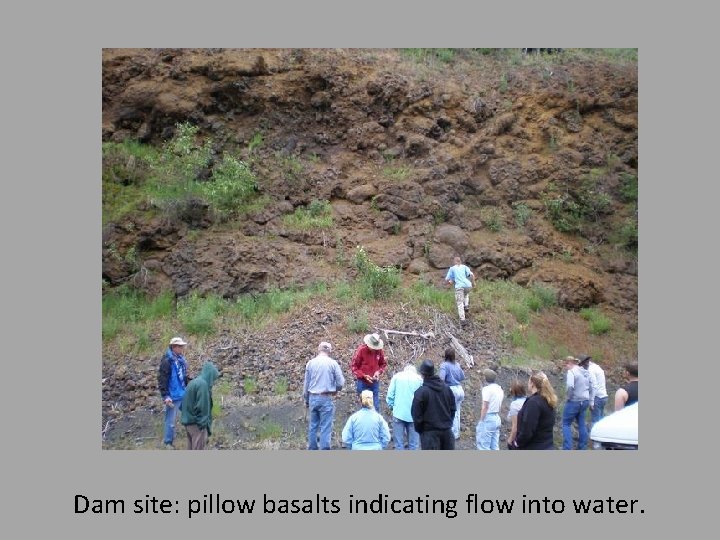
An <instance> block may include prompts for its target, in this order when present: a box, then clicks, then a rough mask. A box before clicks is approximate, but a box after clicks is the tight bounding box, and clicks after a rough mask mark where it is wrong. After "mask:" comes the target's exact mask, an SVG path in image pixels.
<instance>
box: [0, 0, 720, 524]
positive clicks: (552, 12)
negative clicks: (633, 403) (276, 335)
mask: <svg viewBox="0 0 720 540" xmlns="http://www.w3.org/2000/svg"><path fill="white" fill-rule="evenodd" d="M156 4H157V5H155V4H153V5H150V3H146V2H133V1H129V2H122V3H106V7H105V8H104V9H103V8H102V7H101V5H102V3H93V4H89V5H88V6H84V7H83V9H80V3H73V2H65V3H53V4H51V5H49V6H42V7H41V6H38V5H36V4H33V5H27V6H24V7H23V9H22V11H21V10H19V9H17V8H15V9H13V10H9V9H8V8H3V10H4V11H7V12H8V13H7V16H4V17H3V24H2V26H3V30H4V37H3V45H4V47H3V49H4V52H3V56H4V58H5V59H6V62H5V66H4V69H5V73H6V77H4V79H5V83H4V85H3V86H4V88H3V91H2V94H3V101H4V105H5V107H6V113H8V115H9V118H10V123H9V124H6V126H5V130H4V133H3V142H4V144H3V147H4V148H5V149H6V150H7V154H6V155H5V159H4V160H3V161H4V163H3V165H4V167H3V168H4V170H5V174H4V175H3V176H4V180H5V182H4V188H5V189H4V193H5V196H4V197H3V199H4V201H5V203H6V204H5V209H4V211H3V213H2V224H3V227H2V230H3V238H4V239H5V246H6V247H9V249H8V250H6V251H5V257H3V259H4V262H5V264H4V265H3V266H4V269H3V277H4V278H5V279H3V282H4V283H3V292H4V293H5V294H4V295H3V296H4V297H5V301H4V302H3V314H4V315H5V317H4V318H3V319H4V320H5V323H4V327H5V331H6V332H7V334H5V332H3V334H5V337H6V341H7V342H8V343H9V345H10V347H9V349H6V351H5V352H6V355H5V366H6V370H5V377H4V382H5V387H6V389H7V390H6V395H7V393H8V391H9V399H8V400H7V401H6V402H5V403H6V407H7V409H6V414H9V415H10V416H11V420H10V421H9V426H10V430H8V431H7V432H6V434H5V436H4V437H3V442H4V443H5V444H4V445H3V446H4V447H5V449H6V450H5V451H4V455H5V457H4V466H3V468H4V470H5V472H6V475H5V476H6V481H5V482H3V488H2V491H3V495H2V496H3V505H2V508H3V515H4V516H6V517H8V518H9V522H8V523H7V525H6V527H8V528H10V529H12V528H14V525H13V522H16V523H17V526H19V527H22V529H19V530H22V531H23V534H22V536H23V537H25V536H27V537H31V536H34V534H31V533H36V534H41V533H42V532H45V533H46V534H47V533H53V532H60V531H62V530H66V531H67V532H69V531H72V534H74V535H76V536H78V537H80V538H85V537H91V536H93V537H95V536H100V537H102V538H128V537H132V536H133V535H137V537H139V538H145V537H150V536H151V535H157V534H160V535H164V536H168V535H173V536H175V537H186V536H187V537H189V536H195V535H198V534H205V535H207V534H216V533H225V532H228V533H230V532H237V533H241V534H247V533H255V532H257V533H263V534H268V533H269V534H273V533H277V534H282V533H285V534H293V533H301V532H304V531H313V532H314V533H316V534H325V533H327V534H330V535H338V534H340V535H343V536H345V537H351V538H352V537H360V536H361V535H362V536H363V537H366V536H367V535H382V536H385V535H396V534H402V535H408V534H413V533H419V534H420V535H422V536H423V537H425V536H430V535H434V534H447V526H448V525H450V526H453V527H459V529H457V528H456V529H454V531H453V532H454V533H455V534H458V533H462V532H466V533H468V534H482V533H486V532H489V531H492V533H493V534H501V535H511V536H515V535H521V536H526V535H529V534H538V533H543V532H548V533H550V534H558V535H559V536H561V537H565V536H569V535H570V534H573V535H575V534H581V535H582V536H583V537H590V538H595V537H598V538H599V537H605V536H607V535H608V534H612V533H613V528H619V529H620V530H622V532H623V535H626V534H645V533H649V532H662V533H663V535H666V534H667V535H670V534H678V533H680V532H682V531H683V530H684V525H683V524H685V525H687V520H686V518H692V519H701V516H703V515H705V516H708V515H711V514H710V513H709V503H708V502H707V501H706V500H705V499H702V498H694V497H693V496H692V494H693V493H694V487H693V486H694V485H695V484H691V482H692V481H693V480H696V479H697V478H698V476H696V475H697V474H698V473H702V471H698V470H697V467H698V465H697V464H696V465H693V462H695V463H697V462H700V466H702V459H703V457H704V456H703V454H702V452H703V451H702V450H696V449H694V448H692V447H694V446H696V444H695V443H696V442H698V437H699V436H700V435H701V433H702V432H701V431H699V430H695V429H693V421H696V420H694V419H693V418H692V416H693V414H692V411H691V410H688V409H690V407H689V406H688V405H689V404H688V403H685V404H682V405H680V404H678V402H677V400H676V399H675V398H676V396H675V395H674V393H673V389H675V387H676V385H677V384H678V373H677V371H676V370H673V368H672V366H674V365H676V364H677V363H678V362H682V361H688V362H690V361H693V362H695V361H696V359H697V358H700V357H702V356H703V355H702V354H701V352H700V351H701V350H702V348H701V347H700V343H699V339H696V338H697V337H702V336H697V335H693V333H692V331H691V329H690V328H689V326H690V324H689V323H686V324H682V322H683V321H684V320H685V319H686V318H688V317H689V318H691V320H692V323H693V324H696V329H697V330H698V331H699V332H698V333H699V334H700V333H702V334H703V335H712V330H711V328H710V326H709V322H706V323H703V322H702V321H703V320H704V321H709V320H710V318H711V316H710V317H703V313H702V311H701V310H700V309H698V306H697V304H698V303H700V302H698V300H697V299H698V298H704V297H705V295H706V294H707V293H706V292H705V291H704V290H703V285H702V284H703V283H704V282H705V280H703V278H704V277H708V280H707V282H708V283H711V282H712V280H711V279H710V277H709V276H703V272H705V273H709V271H710V265H707V266H706V265H703V264H701V263H700V262H696V263H694V264H691V265H690V264H688V263H687V262H686V261H683V259H682V257H681V256H680V255H674V254H672V255H673V256H668V246H671V247H672V248H673V249H675V250H677V248H678V247H681V249H680V252H681V253H682V254H684V255H685V256H686V257H687V256H691V257H692V258H693V259H696V260H697V261H699V259H701V257H702V254H701V251H700V249H699V244H695V242H693V240H692V238H689V237H688V236H686V232H687V229H688V228H689V227H692V228H693V230H699V231H704V230H712V225H710V224H709V223H708V220H707V217H706V216H709V215H711V213H712V212H711V210H712V207H711V201H710V198H709V197H705V198H704V197H703V196H702V194H701V193H700V191H699V190H700V189H701V186H699V185H698V182H697V181H693V180H694V179H696V178H697V179H700V178H702V179H707V177H706V176H705V175H704V174H703V173H702V169H703V167H702V165H703V164H702V162H701V161H699V159H701V158H702V157H703V155H702V151H704V150H707V153H706V154H704V155H712V152H711V151H710V150H711V149H710V148H709V141H710V139H711V138H712V137H713V134H711V133H709V126H706V125H705V123H704V122H703V121H702V117H703V111H704V107H703V105H702V104H703V103H707V102H711V101H714V100H712V98H710V96H706V95H703V93H705V94H707V93H709V92H708V90H709V88H710V86H709V85H708V84H707V81H705V82H702V77H703V75H702V73H703V70H706V69H707V70H709V69H714V68H712V67H711V66H714V65H716V61H715V62H710V63H705V62H703V61H702V59H701V58H700V57H699V55H700V54H702V53H701V52H698V50H697V49H689V47H700V44H699V43H695V44H693V39H694V34H693V33H692V32H693V30H689V29H685V30H683V26H682V25H681V22H682V20H683V18H682V17H683V15H684V10H683V11H680V9H682V8H678V7H675V8H663V7H653V8H652V12H646V11H642V10H641V9H640V8H636V7H632V6H630V3H628V2H615V1H607V2H602V3H585V2H542V3H523V4H519V3H517V2H514V3H512V5H507V6H505V7H487V6H482V5H479V4H473V5H472V6H468V5H467V4H465V3H459V2H448V1H445V2H437V3H429V2H414V3H411V4H407V5H398V6H395V5H394V3H390V2H387V1H386V2H362V3H360V2H354V3H347V6H349V7H346V8H343V7H342V6H343V3H341V2H302V3H301V2H295V3H284V4H280V5H279V6H278V5H276V4H259V3H256V4H252V5H237V4H231V3H227V4H219V5H216V4H213V3H209V2H204V3H187V2H185V3H183V2H176V3H162V5H161V4H160V3H159V2H158V3H156ZM523 5H524V7H523ZM583 5H586V6H587V8H586V9H583V8H582V6H583ZM689 5H691V4H689ZM689 5H688V3H685V6H686V7H689ZM705 15H706V16H705V17H703V14H702V13H699V12H698V11H694V12H693V19H694V24H695V25H696V26H695V29H694V30H695V31H697V32H702V31H703V27H704V26H705V25H706V23H705V22H704V20H709V18H710V17H709V15H707V14H705ZM669 27H672V28H673V30H676V29H678V28H679V30H680V32H681V33H680V34H679V35H680V38H679V40H683V43H682V45H681V44H679V43H678V41H673V42H670V43H669V44H665V43H666V41H665V39H666V37H667V36H668V33H669V32H668V28H669ZM682 32H685V36H683V35H682ZM708 32H710V31H709V30H708ZM676 35H677V34H676ZM528 43H530V44H537V43H541V44H545V45H550V46H565V47H567V46H608V45H612V46H637V47H639V49H640V76H641V95H642V99H641V100H640V103H641V107H640V120H641V122H640V125H641V126H642V138H641V139H640V155H641V157H642V159H641V167H640V168H641V174H640V177H641V182H640V183H641V190H640V191H641V197H640V198H641V201H642V220H641V223H640V238H641V241H640V246H641V247H640V258H641V261H640V263H641V264H640V274H641V277H642V279H641V285H642V286H641V287H640V319H639V323H640V324H639V328H640V349H639V356H640V358H641V359H642V364H643V379H644V380H645V381H648V383H647V384H646V385H645V386H644V387H643V401H644V402H645V403H646V405H645V408H644V411H643V415H642V429H641V431H642V435H643V449H642V450H640V451H639V452H637V453H617V452H605V453H600V452H587V453H564V452H553V453H542V454H540V453H507V452H498V453H482V454H480V453H478V452H455V453H432V454H430V453H416V454H413V455H407V454H406V455H403V456H399V455H397V454H395V453H393V452H383V453H381V454H380V453H377V454H375V453H367V454H365V453H362V454H361V455H357V454H356V453H352V455H351V453H349V452H333V453H324V454H319V453H315V454H311V453H309V452H301V451H298V452H275V453H272V452H204V453H194V454H191V453H187V452H175V453H167V452H142V451H138V452H113V451H102V450H101V449H100V443H99V428H98V426H99V400H100V335H101V333H100V321H101V309H100V256H99V255H100V244H101V241H100V221H101V220H100V197H101V194H100V183H99V181H98V180H99V171H100V59H101V49H102V47H117V46H127V47H129V46H197V45H202V46H238V47H240V46H256V47H265V46H271V47H287V46H304V47H314V46H323V45H324V46H328V45H333V46H338V47H339V46H343V47H345V46H383V47H386V46H417V45H422V46H444V47H447V46H455V47H458V46H478V45H484V46H490V45H492V46H515V45H524V44H528ZM704 50H709V49H704ZM689 91H690V92H692V93H693V96H692V97H681V96H682V95H683V94H684V93H685V92H689ZM703 98H707V101H706V100H705V99H703ZM688 123H690V124H692V126H689V125H687V124H688ZM691 127H692V130H691V129H690V128H691ZM703 128H705V131H707V133H703V131H702V130H703ZM695 134H698V135H701V136H704V135H707V139H705V141H706V142H704V143H703V142H702V141H697V142H695V144H696V146H695V147H694V150H693V151H692V152H693V153H692V154H689V155H691V156H692V158H693V159H692V161H690V162H688V160H687V159H686V158H684V157H683V155H684V152H683V150H685V151H687V152H690V150H691V146H690V145H689V144H690V139H691V138H693V136H694V135H695ZM714 138H715V139H716V138H717V137H716V136H714ZM696 159H697V160H698V161H696ZM681 181H682V183H681ZM681 186H682V188H681ZM689 195H690V198H692V206H690V205H689V204H683V201H685V200H686V198H688V196H689ZM678 201H680V204H678ZM689 202H690V201H688V203H689ZM17 203H20V204H17ZM703 204H704V205H707V208H703ZM671 205H672V206H671ZM705 227H708V228H705ZM693 238H696V237H693ZM690 250H692V253H690V254H688V251H690ZM689 266H691V267H689ZM676 284H677V285H682V287H681V288H680V287H676V286H675V285H676ZM688 291H690V292H691V293H692V294H688ZM670 306H672V309H670ZM678 315H680V316H681V317H682V319H680V317H678ZM715 319H716V318H715ZM698 348H700V350H698ZM711 354H712V353H711ZM18 368H20V369H18ZM683 374H684V372H683ZM685 384H691V383H685ZM691 385H692V387H693V388H695V387H697V386H698V385H697V384H696V383H692V384H691ZM661 390H666V393H665V395H662V394H661V393H660V392H661ZM687 399H688V401H689V400H691V399H692V397H690V396H688V398H687ZM689 417H690V418H689ZM669 438H670V439H671V440H672V444H669V443H668V439H669ZM694 467H695V469H694ZM710 470H716V469H715V468H711V469H710ZM703 483H704V482H700V485H702V484H703ZM380 492H382V493H388V494H390V495H392V496H393V497H397V498H415V497H417V496H424V495H425V494H430V495H431V496H432V497H437V498H463V497H464V496H465V494H466V493H469V492H476V493H479V494H480V496H481V498H519V497H521V496H522V494H527V495H528V496H529V497H537V498H541V497H545V496H547V497H550V498H561V499H565V500H568V499H570V498H572V497H587V498H590V497H593V498H600V497H608V496H620V497H626V498H636V499H640V500H641V503H642V506H643V507H644V508H646V509H647V511H646V513H645V514H643V515H635V516H630V515H617V514H615V515H612V516H610V515H605V516H587V517H583V518H579V517H577V516H574V515H571V514H569V513H566V514H564V515H563V516H561V518H560V519H558V517H557V516H546V515H540V516H536V515H533V516H528V515H521V514H513V516H512V517H509V516H492V517H484V516H482V515H478V516H467V515H466V514H465V513H464V512H463V513H461V514H460V516H459V517H458V518H456V519H454V520H448V519H445V518H444V517H442V516H437V515H434V516H433V515H431V516H416V517H413V518H409V517H402V516H380V515H378V516H372V515H371V516H349V515H347V514H346V513H344V512H343V514H340V515H335V516H332V515H331V516H321V519H318V516H316V515H312V516H289V517H276V516H272V517H270V516H264V515H262V514H258V513H256V514H255V515H253V516H252V517H247V516H246V517H238V516H228V515H212V516H209V515H206V516H202V517H197V518H194V519H192V520H190V521H188V520H187V519H185V518H184V517H182V516H181V515H178V516H174V515H168V516H165V515H155V516H145V515H141V516H138V515H133V514H126V515H123V516H88V515H84V516H75V515H74V514H73V512H72V498H73V495H74V494H76V493H84V494H87V495H88V496H90V497H92V498H116V499H119V498H123V499H127V500H132V499H136V498H142V497H143V496H144V495H145V494H150V495H154V496H157V497H159V498H168V499H172V500H180V501H181V502H182V501H183V500H185V499H189V498H201V497H202V495H203V494H206V493H220V494H221V495H222V496H223V497H227V498H246V497H251V498H259V499H262V495H263V493H268V494H269V496H271V497H273V498H286V499H292V498H301V499H304V498H310V497H312V496H314V494H316V493H320V494H322V495H326V496H328V497H330V498H337V499H341V501H345V500H346V499H347V497H348V495H349V494H354V495H356V496H358V497H365V498H368V499H370V498H373V497H377V495H378V493H380ZM64 526H67V529H66V528H65V527H64ZM488 527H489V529H488ZM455 531H457V532H455Z"/></svg>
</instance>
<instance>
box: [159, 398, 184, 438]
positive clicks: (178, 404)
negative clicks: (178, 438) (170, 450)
mask: <svg viewBox="0 0 720 540" xmlns="http://www.w3.org/2000/svg"><path fill="white" fill-rule="evenodd" d="M181 408H182V399H178V400H173V407H168V406H167V405H165V434H164V436H163V444H172V443H173V441H174V440H175V424H176V423H177V418H178V413H179V412H180V409H181Z"/></svg>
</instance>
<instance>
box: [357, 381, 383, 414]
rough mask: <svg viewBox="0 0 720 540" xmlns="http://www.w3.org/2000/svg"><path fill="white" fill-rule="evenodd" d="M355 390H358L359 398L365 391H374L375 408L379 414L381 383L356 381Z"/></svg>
mask: <svg viewBox="0 0 720 540" xmlns="http://www.w3.org/2000/svg"><path fill="white" fill-rule="evenodd" d="M355 389H356V390H357V393H358V396H359V395H360V392H362V391H363V390H372V393H373V407H375V410H376V411H377V412H380V381H375V382H374V383H372V384H370V383H369V382H366V381H363V380H360V379H357V380H356V381H355Z"/></svg>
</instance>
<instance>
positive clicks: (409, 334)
mask: <svg viewBox="0 0 720 540" xmlns="http://www.w3.org/2000/svg"><path fill="white" fill-rule="evenodd" d="M380 331H381V332H382V333H383V334H385V339H387V338H388V334H400V335H402V336H418V337H421V338H423V339H430V338H434V337H435V334H434V333H432V332H427V333H426V334H423V333H422V332H401V331H400V330H386V329H385V328H381V329H380Z"/></svg>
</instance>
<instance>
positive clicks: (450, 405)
mask: <svg viewBox="0 0 720 540" xmlns="http://www.w3.org/2000/svg"><path fill="white" fill-rule="evenodd" d="M419 373H420V375H421V376H422V378H423V384H422V386H421V387H420V388H418V389H417V390H415V395H414V396H413V402H412V407H411V409H410V410H411V414H412V419H413V425H414V426H415V431H417V432H418V433H419V434H420V448H421V449H422V450H454V449H455V436H454V435H453V432H452V425H453V419H454V418H455V410H456V405H455V395H454V394H453V393H452V390H450V387H449V386H448V385H447V384H445V383H444V382H443V381H442V380H440V377H438V376H437V375H435V365H434V364H433V363H432V361H431V360H423V363H422V364H421V365H420V369H419Z"/></svg>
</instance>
